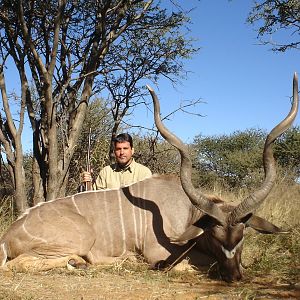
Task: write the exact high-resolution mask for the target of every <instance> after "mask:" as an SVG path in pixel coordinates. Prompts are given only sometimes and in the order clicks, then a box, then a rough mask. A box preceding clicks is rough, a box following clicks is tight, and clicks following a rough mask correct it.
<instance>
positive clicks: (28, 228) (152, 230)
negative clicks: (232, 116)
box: [0, 74, 298, 281]
mask: <svg viewBox="0 0 300 300" xmlns="http://www.w3.org/2000/svg"><path fill="white" fill-rule="evenodd" d="M148 89H149V91H150V93H151V96H152V99H153V103H154V117H155V123H156V126H157V128H158V130H159V131H160V133H161V134H162V136H163V137H164V138H165V139H166V140H167V141H168V142H169V143H171V144H172V145H174V146H175V147H176V148H177V149H178V150H179V152H180V155H181V171H180V179H181V183H180V182H179V180H177V179H176V178H174V177H168V176H160V175H153V176H152V177H150V178H147V179H145V180H143V181H140V182H137V183H134V184H132V185H129V186H125V187H122V188H120V189H112V190H103V191H88V192H83V193H79V194H76V195H73V196H69V197H66V198H61V199H56V200H53V201H49V202H46V203H43V204H39V205H36V206H34V207H32V208H30V209H29V210H28V211H27V212H25V214H24V215H22V216H21V217H20V218H19V219H18V220H16V221H15V222H14V223H13V224H12V225H11V226H10V227H9V229H8V230H7V231H6V233H5V234H4V235H3V237H2V238H1V239H0V264H1V266H2V269H13V270H16V271H18V270H32V269H33V270H36V269H37V270H48V269H51V268H54V267H62V266H66V265H68V266H74V267H81V266H85V265H86V264H87V263H90V264H97V263H103V262H112V261H114V260H115V259H118V258H120V257H125V256H127V255H131V254H132V253H138V254H142V255H143V257H144V258H145V260H146V261H147V262H148V263H149V264H150V265H151V266H152V267H159V266H160V267H166V266H168V265H172V264H173V263H174V262H177V261H178V257H181V256H182V254H183V253H186V252H187V250H188V249H190V248H191V245H194V248H193V249H192V250H191V251H193V252H192V254H191V253H188V255H189V256H190V257H191V263H192V264H193V263H194V262H195V264H197V263H198V264H199V259H198V262H196V261H195V258H196V259H197V257H198V258H202V257H203V254H205V255H206V258H207V257H209V258H210V259H212V260H215V261H217V263H218V265H219V270H220V274H221V277H222V278H223V279H224V280H226V281H233V280H239V279H241V277H242V274H241V269H240V265H241V251H242V244H243V239H244V229H245V227H246V226H251V227H253V228H254V229H256V230H258V231H260V232H263V233H276V232H280V229H279V228H278V227H276V226H275V225H273V224H271V223H269V222H267V221H266V220H264V219H262V218H259V217H256V216H255V215H253V212H254V210H255V209H256V208H257V207H258V206H259V205H260V204H261V203H262V202H263V200H264V199H265V198H266V196H267V195H268V193H269V192H270V190H271V188H272V186H273V184H274V180H275V177H276V171H275V162H274V158H273V154H272V148H271V146H272V143H273V142H274V140H275V139H276V138H277V137H278V136H279V135H280V134H282V133H283V132H284V131H285V130H286V129H288V128H289V127H290V126H291V124H292V122H293V120H294V119H295V117H296V114H297V109H298V90H297V89H298V82H297V76H296V74H295V76H294V82H293V105H292V108H291V111H290V113H289V114H288V116H287V117H286V118H285V119H284V120H283V121H282V122H281V123H280V124H279V125H277V126H276V127H275V128H274V129H273V130H272V131H271V132H270V134H269V135H268V137H267V139H266V142H265V147H264V152H263V163H264V168H265V179H264V182H263V183H262V185H261V187H260V188H259V189H258V190H257V191H255V192H254V193H252V194H251V195H250V196H249V197H248V198H246V199H245V200H243V201H242V202H241V203H240V204H239V205H237V206H235V207H233V206H230V205H229V204H226V203H225V202H223V201H216V200H213V198H212V197H209V196H206V195H205V194H203V193H201V192H200V191H199V190H197V189H195V188H194V187H193V185H192V182H191V161H190V158H189V155H188V150H187V147H186V146H185V145H184V144H183V143H182V142H181V141H180V140H179V139H178V138H177V137H176V136H175V135H173V134H172V133H170V132H169V130H167V129H166V128H165V127H164V125H163V124H162V122H161V119H160V108H159V101H158V99H157V96H156V94H155V93H154V91H153V90H152V89H151V88H150V87H148ZM201 263H204V264H205V263H206V261H205V262H204V261H201V260H200V264H201Z"/></svg>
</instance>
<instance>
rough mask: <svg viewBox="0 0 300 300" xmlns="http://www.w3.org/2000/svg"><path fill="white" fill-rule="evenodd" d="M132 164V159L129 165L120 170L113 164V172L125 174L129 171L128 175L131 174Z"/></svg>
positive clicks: (133, 162)
mask: <svg viewBox="0 0 300 300" xmlns="http://www.w3.org/2000/svg"><path fill="white" fill-rule="evenodd" d="M134 164H135V161H134V158H132V160H131V163H130V164H129V165H128V166H126V167H125V168H120V166H119V165H118V164H117V163H116V164H113V166H112V168H113V170H114V171H115V172H122V173H124V172H126V171H129V172H130V173H132V171H133V169H134Z"/></svg>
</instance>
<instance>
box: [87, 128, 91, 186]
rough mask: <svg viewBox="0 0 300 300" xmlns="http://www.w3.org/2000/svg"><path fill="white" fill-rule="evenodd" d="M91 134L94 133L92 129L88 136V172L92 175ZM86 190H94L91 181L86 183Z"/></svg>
mask: <svg viewBox="0 0 300 300" xmlns="http://www.w3.org/2000/svg"><path fill="white" fill-rule="evenodd" d="M91 132H92V128H91V127H90V131H89V136H88V150H87V155H86V170H87V172H89V173H91ZM85 190H86V191H91V190H92V182H91V181H88V182H85Z"/></svg>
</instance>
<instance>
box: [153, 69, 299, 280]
mask: <svg viewBox="0 0 300 300" xmlns="http://www.w3.org/2000/svg"><path fill="white" fill-rule="evenodd" d="M148 89H149V91H150V94H151V96H152V99H153V104H154V119H155V124H156V126H157V129H158V130H159V132H160V134H161V135H162V136H163V137H164V138H165V139H166V140H167V141H168V142H169V143H170V144H172V145H173V146H175V147H176V148H177V149H178V151H179V153H180V156H181V168H180V179H181V184H182V187H183V189H184V191H185V193H186V195H187V196H188V198H189V199H190V201H191V202H192V204H193V205H194V206H195V207H196V208H197V209H199V210H200V211H201V212H203V213H204V214H205V215H204V217H201V218H200V219H199V220H198V221H197V222H196V223H194V224H192V225H191V226H190V227H189V228H188V229H187V230H186V232H185V233H183V235H182V236H181V237H179V238H178V239H176V242H177V243H184V242H187V241H188V240H191V239H194V238H197V245H196V247H198V248H199V249H201V250H202V251H204V252H206V253H207V254H209V255H210V256H213V257H214V258H215V260H216V261H217V263H218V266H219V271H220V275H221V277H222V279H223V280H225V281H228V282H231V281H235V280H240V279H241V278H242V272H241V254H242V247H243V240H244V229H245V227H246V226H250V227H252V228H254V229H255V230H257V231H259V232H262V233H276V232H281V230H280V229H279V228H278V227H276V226H275V225H273V224H271V223H269V222H268V221H266V220H264V219H262V218H259V217H257V216H255V215H253V213H254V211H255V210H256V209H257V208H258V207H259V206H260V205H261V204H262V202H263V201H264V200H265V198H266V197H267V195H268V194H269V193H270V191H271V189H272V187H273V185H274V182H275V178H276V167H275V160H274V157H273V151H272V144H273V142H274V141H275V140H276V139H277V138H278V137H279V136H280V135H281V134H282V133H283V132H285V131H286V130H287V129H288V128H289V127H290V126H291V124H292V122H293V121H294V119H295V117H296V115H297V111H298V77H297V74H295V75H294V80H293V104H292V108H291V110H290V112H289V114H288V115H287V117H286V118H285V119H284V120H283V121H281V122H280V123H279V124H278V125H277V126H276V127H274V128H273V129H272V130H271V132H270V133H269V134H268V136H267V138H266V141H265V145H264V150H263V166H264V171H265V177H264V180H263V182H262V184H261V186H260V187H259V188H258V189H257V190H256V191H254V192H253V193H252V194H250V195H249V196H248V197H247V198H246V199H244V200H242V201H241V202H240V203H239V204H238V205H236V206H229V205H225V204H224V203H222V204H220V203H217V202H216V201H212V200H211V198H210V197H208V196H207V195H205V194H203V193H202V192H201V191H200V190H199V189H196V188H195V187H194V186H193V184H192V181H191V173H192V163H191V160H190V156H189V153H188V148H187V146H186V145H185V144H184V143H183V142H182V141H181V140H180V139H179V138H178V137H177V136H175V135H174V134H173V133H171V132H170V131H169V130H168V129H167V128H166V127H165V126H164V125H163V123H162V121H161V118H160V106H159V100H158V98H157V96H156V94H155V92H154V90H153V89H152V88H150V87H149V86H148ZM173 242H174V241H173Z"/></svg>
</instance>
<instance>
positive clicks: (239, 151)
mask: <svg viewBox="0 0 300 300" xmlns="http://www.w3.org/2000/svg"><path fill="white" fill-rule="evenodd" d="M264 138H265V133H263V132H262V131H261V130H254V129H250V130H247V131H245V132H241V131H237V132H234V133H232V134H230V135H221V136H213V137H203V136H201V135H199V136H196V137H195V139H194V145H193V148H194V149H193V152H194V167H195V170H196V171H197V173H198V174H199V177H198V185H203V184H206V185H210V184H212V183H213V182H214V181H221V182H222V183H225V184H226V185H228V186H229V187H236V186H239V187H242V186H249V185H251V184H252V183H254V182H256V180H257V175H259V172H261V171H262V169H261V167H262V149H263V143H264Z"/></svg>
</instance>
